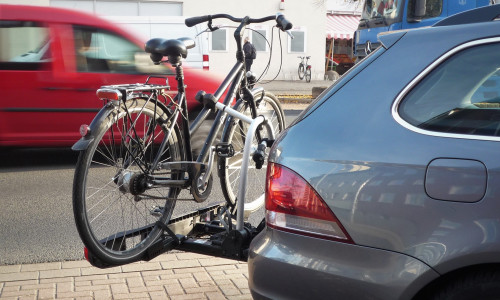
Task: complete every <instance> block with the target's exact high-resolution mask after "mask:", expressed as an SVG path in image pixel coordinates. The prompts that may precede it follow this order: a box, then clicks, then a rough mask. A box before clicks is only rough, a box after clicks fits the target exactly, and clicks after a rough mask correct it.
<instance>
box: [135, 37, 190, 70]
mask: <svg viewBox="0 0 500 300" xmlns="http://www.w3.org/2000/svg"><path fill="white" fill-rule="evenodd" d="M195 45H196V44H195V42H194V40H192V39H190V38H179V39H170V40H166V39H162V38H154V39H151V40H149V41H147V42H146V44H145V47H144V48H145V51H146V52H147V53H151V60H152V61H153V62H154V63H155V64H159V63H160V62H161V59H162V58H163V56H168V60H169V62H170V63H171V64H177V63H179V61H180V58H181V57H182V58H186V57H187V54H188V51H187V49H191V48H193V47H194V46H195Z"/></svg>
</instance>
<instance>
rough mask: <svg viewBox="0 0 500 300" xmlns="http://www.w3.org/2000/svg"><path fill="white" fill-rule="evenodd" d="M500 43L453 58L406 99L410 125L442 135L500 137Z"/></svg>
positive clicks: (404, 112) (403, 109) (402, 108)
mask: <svg viewBox="0 0 500 300" xmlns="http://www.w3.org/2000/svg"><path fill="white" fill-rule="evenodd" d="M499 70H500V43H488V44H483V45H478V46H473V47H469V48H467V49H465V50H462V51H459V52H457V53H455V54H454V55H452V56H450V57H449V58H448V59H446V60H445V61H444V62H443V63H441V64H440V65H439V66H438V67H436V68H435V69H434V70H432V71H431V72H430V73H429V74H428V75H427V76H425V77H424V79H423V80H421V81H420V82H419V83H418V84H417V85H416V86H415V87H414V88H413V89H412V90H411V91H410V92H409V93H408V95H407V96H406V97H405V98H404V99H403V101H402V102H401V104H400V106H399V109H398V112H399V115H400V116H401V118H402V119H404V120H405V121H407V122H408V123H410V124H411V125H413V126H415V127H418V128H420V129H424V130H428V131H436V132H442V133H454V134H467V135H481V136H500V71H499Z"/></svg>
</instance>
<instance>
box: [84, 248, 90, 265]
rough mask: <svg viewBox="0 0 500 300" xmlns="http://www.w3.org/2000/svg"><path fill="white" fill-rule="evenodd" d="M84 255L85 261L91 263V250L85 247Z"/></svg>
mask: <svg viewBox="0 0 500 300" xmlns="http://www.w3.org/2000/svg"><path fill="white" fill-rule="evenodd" d="M83 254H84V256H85V259H86V260H87V261H88V262H90V260H89V250H88V249H87V247H83Z"/></svg>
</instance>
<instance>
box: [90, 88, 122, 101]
mask: <svg viewBox="0 0 500 300" xmlns="http://www.w3.org/2000/svg"><path fill="white" fill-rule="evenodd" d="M96 95H97V97H98V98H99V99H101V100H112V101H119V100H120V99H121V98H122V94H121V93H120V91H118V90H112V89H98V90H97V92H96Z"/></svg>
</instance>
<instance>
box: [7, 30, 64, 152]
mask: <svg viewBox="0 0 500 300" xmlns="http://www.w3.org/2000/svg"><path fill="white" fill-rule="evenodd" d="M55 46H56V44H55V43H54V36H53V32H52V31H51V30H50V26H49V24H47V23H44V22H35V21H31V20H0V75H1V78H2V80H1V81H0V87H1V89H2V97H1V98H0V107H1V109H0V145H1V146H26V145H30V144H31V143H33V142H34V141H35V140H36V139H40V133H43V132H46V131H47V127H46V126H47V124H46V122H45V120H44V118H40V116H41V115H43V114H44V112H46V109H47V107H46V106H45V105H44V100H45V99H46V97H45V95H47V96H50V92H49V91H47V90H46V89H45V86H44V84H43V81H44V80H45V79H46V78H50V77H51V76H52V73H53V69H54V64H55V61H56V60H58V59H57V55H59V53H60V51H58V50H56V49H55ZM35 132H37V134H34V133H35Z"/></svg>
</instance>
